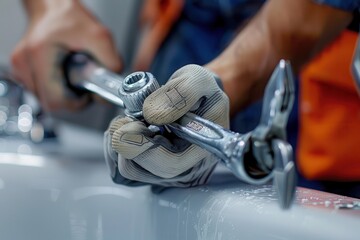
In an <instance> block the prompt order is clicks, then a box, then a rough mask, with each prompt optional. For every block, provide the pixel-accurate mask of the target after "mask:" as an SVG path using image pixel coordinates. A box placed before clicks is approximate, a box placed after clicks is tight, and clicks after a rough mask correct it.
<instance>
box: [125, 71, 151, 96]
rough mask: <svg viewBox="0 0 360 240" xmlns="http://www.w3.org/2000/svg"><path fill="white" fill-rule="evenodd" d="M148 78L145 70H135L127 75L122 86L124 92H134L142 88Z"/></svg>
mask: <svg viewBox="0 0 360 240" xmlns="http://www.w3.org/2000/svg"><path fill="white" fill-rule="evenodd" d="M148 81H149V79H148V77H147V75H146V74H145V72H137V73H135V74H130V75H129V76H127V77H126V78H125V80H124V83H123V88H124V90H125V91H126V92H135V91H138V90H139V89H141V88H143V87H144V86H145V85H146V84H147V83H148Z"/></svg>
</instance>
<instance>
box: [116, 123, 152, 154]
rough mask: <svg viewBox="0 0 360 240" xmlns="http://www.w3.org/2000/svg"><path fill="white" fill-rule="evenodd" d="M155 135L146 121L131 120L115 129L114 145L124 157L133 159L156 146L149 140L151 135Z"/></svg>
mask: <svg viewBox="0 0 360 240" xmlns="http://www.w3.org/2000/svg"><path fill="white" fill-rule="evenodd" d="M116 123H117V122H115V124H116ZM153 135H154V133H153V132H151V131H150V130H149V129H148V128H147V127H146V126H145V125H144V123H142V122H139V121H134V122H129V123H127V124H125V125H123V126H122V127H120V128H119V129H117V130H115V132H114V133H113V137H112V147H113V149H114V150H115V151H116V152H118V153H120V154H121V155H122V156H123V157H124V158H127V159H133V158H135V157H137V156H138V155H140V154H141V153H143V152H145V151H146V150H148V149H149V148H151V147H153V146H154V144H153V143H152V142H151V141H150V140H149V137H151V136H153Z"/></svg>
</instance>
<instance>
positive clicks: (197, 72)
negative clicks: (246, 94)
mask: <svg viewBox="0 0 360 240" xmlns="http://www.w3.org/2000/svg"><path fill="white" fill-rule="evenodd" d="M187 112H193V113H195V114H197V115H199V116H201V117H203V118H206V119H209V120H211V121H213V122H215V123H217V124H219V125H221V126H223V127H225V128H228V127H229V99H228V97H227V96H226V94H225V93H224V92H223V91H222V90H221V89H220V87H219V86H218V85H217V82H216V80H215V75H214V74H213V73H211V72H210V71H209V70H207V69H206V68H203V67H201V66H198V65H187V66H185V67H182V68H181V69H179V70H177V71H176V72H175V73H174V74H173V75H172V76H171V77H170V80H169V81H168V82H167V84H166V85H164V86H162V87H161V88H160V89H158V90H156V91H155V92H153V93H152V94H151V95H150V96H148V97H147V98H146V100H145V102H144V105H143V115H144V118H145V121H146V122H147V123H149V124H152V125H156V126H162V125H165V124H170V123H172V122H175V121H176V120H177V119H179V118H180V117H182V116H183V115H184V114H186V113H187ZM104 144H105V146H104V147H105V157H106V161H107V164H108V166H109V168H110V171H111V175H112V178H113V180H114V181H115V182H117V183H120V184H125V185H139V184H141V183H140V182H142V183H150V184H155V185H161V186H176V187H189V186H196V185H201V184H204V183H206V182H207V181H208V179H209V177H210V175H211V173H212V172H213V170H214V168H215V165H216V164H217V162H218V159H217V158H216V157H215V156H214V155H213V154H211V153H209V152H207V151H206V150H204V149H202V148H201V147H199V146H197V145H194V144H191V143H189V142H188V141H186V140H183V139H180V138H178V137H177V136H176V135H174V134H172V133H167V132H164V133H160V132H154V131H152V130H150V129H149V128H148V127H147V126H146V125H145V123H144V122H141V121H138V120H134V119H131V118H128V117H117V118H115V119H114V120H113V121H112V122H111V124H110V126H109V128H108V130H107V131H106V132H105V141H104Z"/></svg>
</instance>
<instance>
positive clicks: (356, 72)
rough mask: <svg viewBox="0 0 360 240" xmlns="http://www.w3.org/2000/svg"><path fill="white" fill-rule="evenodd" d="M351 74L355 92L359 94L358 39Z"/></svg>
mask: <svg viewBox="0 0 360 240" xmlns="http://www.w3.org/2000/svg"><path fill="white" fill-rule="evenodd" d="M352 72H353V76H354V80H355V85H356V88H357V91H358V93H359V94H360V39H359V38H358V40H357V43H356V49H355V53H354V59H353V64H352Z"/></svg>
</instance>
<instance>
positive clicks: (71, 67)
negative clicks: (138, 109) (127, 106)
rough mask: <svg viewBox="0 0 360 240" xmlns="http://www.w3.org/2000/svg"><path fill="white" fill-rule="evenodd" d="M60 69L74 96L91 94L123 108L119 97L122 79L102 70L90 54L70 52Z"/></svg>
mask: <svg viewBox="0 0 360 240" xmlns="http://www.w3.org/2000/svg"><path fill="white" fill-rule="evenodd" d="M62 69H63V73H64V78H65V85H66V87H67V88H68V89H69V90H70V91H71V92H72V93H74V95H75V96H77V97H80V96H82V95H84V94H87V93H89V92H92V93H96V94H98V95H100V96H101V97H103V98H105V99H107V100H108V101H110V102H112V103H115V104H116V105H119V106H121V107H124V103H123V101H122V100H121V98H120V96H119V89H120V88H121V87H122V83H123V80H124V78H123V77H122V76H120V75H117V74H115V73H113V72H111V71H109V70H107V69H106V68H104V67H103V66H102V65H101V64H100V63H98V62H97V61H96V59H95V58H93V57H92V56H91V55H90V54H87V53H84V52H76V53H75V52H71V53H70V54H68V55H67V56H66V57H65V58H64V61H63V63H62Z"/></svg>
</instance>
